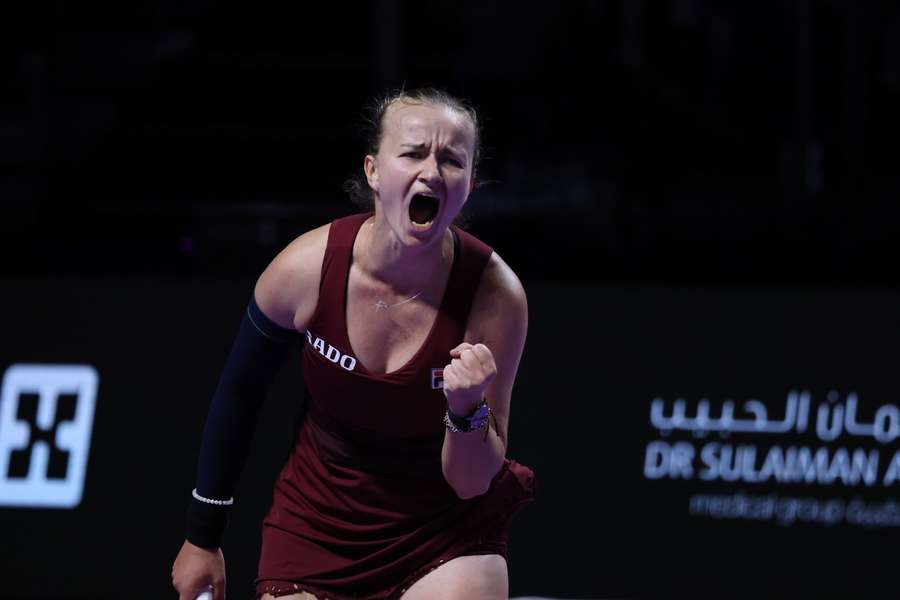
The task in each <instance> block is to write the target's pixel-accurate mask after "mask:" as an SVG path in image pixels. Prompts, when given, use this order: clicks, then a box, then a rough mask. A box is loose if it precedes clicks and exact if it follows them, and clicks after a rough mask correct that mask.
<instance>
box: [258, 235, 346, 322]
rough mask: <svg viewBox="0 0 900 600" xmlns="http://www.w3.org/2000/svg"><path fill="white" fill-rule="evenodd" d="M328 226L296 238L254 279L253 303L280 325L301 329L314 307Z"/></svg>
mask: <svg viewBox="0 0 900 600" xmlns="http://www.w3.org/2000/svg"><path fill="white" fill-rule="evenodd" d="M330 228H331V225H330V224H326V225H322V226H321V227H317V228H315V229H312V230H310V231H307V232H306V233H304V234H303V235H300V236H298V237H297V238H295V239H294V240H293V241H292V242H291V243H290V244H288V245H287V246H286V247H285V248H284V250H282V251H281V252H279V253H278V255H277V256H276V257H275V258H274V259H272V262H271V263H269V266H268V267H266V269H265V270H264V271H263V273H262V275H260V276H259V279H258V280H257V281H256V288H255V290H254V296H255V297H256V303H257V304H258V305H259V308H260V309H262V311H263V313H265V314H266V316H268V317H269V318H270V319H272V320H273V321H275V322H276V323H278V324H279V325H281V326H282V327H292V328H295V329H297V330H298V331H304V330H305V329H306V324H307V323H308V322H309V319H310V318H311V317H312V314H313V311H315V309H316V303H317V301H318V298H319V279H320V277H321V274H322V261H323V259H324V257H325V247H326V246H327V245H328V232H329V230H330Z"/></svg>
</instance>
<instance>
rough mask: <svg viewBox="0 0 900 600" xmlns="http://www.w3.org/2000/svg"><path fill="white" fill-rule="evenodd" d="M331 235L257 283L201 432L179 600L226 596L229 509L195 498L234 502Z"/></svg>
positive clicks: (323, 231) (293, 250)
mask: <svg viewBox="0 0 900 600" xmlns="http://www.w3.org/2000/svg"><path fill="white" fill-rule="evenodd" d="M328 229H329V227H328V226H327V225H326V226H323V227H320V228H318V229H315V230H313V231H310V232H309V233H306V234H304V235H302V236H300V237H299V238H297V239H296V240H294V241H293V242H292V243H291V244H290V245H289V246H288V247H287V248H285V249H284V250H283V251H282V252H281V253H280V254H279V255H278V256H277V257H276V258H275V259H274V260H273V261H272V263H271V264H270V265H269V266H268V267H267V268H266V270H265V271H264V272H263V274H262V275H261V276H260V278H259V279H258V280H257V282H256V286H255V289H254V292H253V295H252V297H251V300H250V303H249V304H248V307H247V310H246V311H245V312H244V315H243V317H242V320H241V324H240V326H239V328H238V334H237V337H236V339H235V341H234V343H233V345H232V348H231V351H230V352H229V355H228V359H227V361H226V363H225V367H224V368H223V370H222V375H221V377H220V380H219V384H218V386H217V387H216V391H215V394H214V395H213V400H212V403H211V405H210V408H209V412H208V414H207V418H206V425H205V426H204V431H203V437H202V440H201V449H200V458H199V460H198V464H197V488H196V490H195V493H196V496H194V495H193V494H192V498H191V501H190V502H191V504H190V506H189V509H188V519H187V533H186V536H185V537H186V540H185V542H184V544H183V545H182V547H181V550H180V551H179V553H178V556H177V557H176V559H175V563H174V564H173V566H172V585H173V587H175V589H176V590H177V591H178V593H179V599H182V600H190V599H192V598H194V597H195V596H196V594H197V593H198V592H199V591H200V590H201V589H202V588H203V586H205V585H212V586H213V595H214V598H215V600H222V598H224V593H225V559H224V557H223V556H222V551H221V550H220V549H219V546H220V545H221V541H222V536H223V534H224V531H225V524H226V518H227V514H228V508H229V506H228V505H226V504H221V503H210V502H208V501H203V500H200V499H198V498H197V496H199V497H200V498H205V499H208V500H214V501H218V502H221V501H223V500H230V499H231V495H232V493H233V492H234V488H235V486H236V484H237V480H238V478H239V476H240V473H241V470H242V466H243V464H244V461H245V459H246V456H247V453H248V451H249V448H250V442H251V438H252V435H253V430H254V428H255V424H256V419H257V415H258V413H259V409H260V407H261V405H262V402H263V400H264V398H265V396H266V393H267V391H268V388H269V385H270V383H271V381H272V379H273V378H274V377H275V375H276V373H277V372H278V371H279V369H280V367H281V365H282V364H283V363H284V360H285V358H286V357H287V356H288V354H289V350H290V347H291V346H292V345H293V343H292V342H293V341H294V340H297V339H300V337H301V336H300V335H299V333H298V331H301V330H303V329H305V328H306V324H307V322H308V319H309V317H310V316H311V315H312V312H313V310H315V304H316V302H317V300H318V295H319V277H320V273H321V268H322V257H323V256H324V253H325V245H326V243H327V239H328Z"/></svg>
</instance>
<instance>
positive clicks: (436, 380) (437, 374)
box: [431, 369, 444, 390]
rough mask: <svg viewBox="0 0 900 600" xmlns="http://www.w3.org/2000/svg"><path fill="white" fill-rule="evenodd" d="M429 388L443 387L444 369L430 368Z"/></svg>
mask: <svg viewBox="0 0 900 600" xmlns="http://www.w3.org/2000/svg"><path fill="white" fill-rule="evenodd" d="M431 389H433V390H442V389H444V369H432V370H431Z"/></svg>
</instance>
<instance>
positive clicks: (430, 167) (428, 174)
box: [419, 155, 443, 183]
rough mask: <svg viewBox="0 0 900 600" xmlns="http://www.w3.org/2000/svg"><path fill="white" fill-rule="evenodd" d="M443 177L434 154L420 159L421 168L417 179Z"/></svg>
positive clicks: (435, 179) (426, 179)
mask: <svg viewBox="0 0 900 600" xmlns="http://www.w3.org/2000/svg"><path fill="white" fill-rule="evenodd" d="M441 179H443V176H442V175H441V169H440V167H439V165H438V162H437V159H436V158H435V157H434V155H429V156H428V157H427V158H426V159H425V160H423V161H422V170H421V171H420V172H419V181H422V182H423V183H425V182H431V181H440V180H441Z"/></svg>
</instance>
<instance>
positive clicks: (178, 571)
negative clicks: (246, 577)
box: [172, 540, 225, 600]
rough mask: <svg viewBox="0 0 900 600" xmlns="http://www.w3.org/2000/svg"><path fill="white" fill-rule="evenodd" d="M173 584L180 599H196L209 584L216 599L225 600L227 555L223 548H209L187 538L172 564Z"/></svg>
mask: <svg viewBox="0 0 900 600" xmlns="http://www.w3.org/2000/svg"><path fill="white" fill-rule="evenodd" d="M172 585H173V586H174V587H175V590H176V591H177V592H178V600H194V597H195V596H197V594H199V593H200V592H201V591H203V588H204V587H206V586H207V585H211V586H213V598H214V600H225V557H224V556H223V555H222V550H220V549H219V548H216V549H215V550H207V549H206V548H201V547H199V546H195V545H194V544H192V543H190V542H188V541H187V540H185V542H184V544H182V546H181V550H180V551H179V552H178V556H176V557H175V564H173V565H172Z"/></svg>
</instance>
